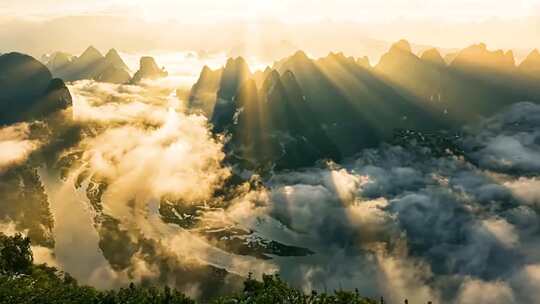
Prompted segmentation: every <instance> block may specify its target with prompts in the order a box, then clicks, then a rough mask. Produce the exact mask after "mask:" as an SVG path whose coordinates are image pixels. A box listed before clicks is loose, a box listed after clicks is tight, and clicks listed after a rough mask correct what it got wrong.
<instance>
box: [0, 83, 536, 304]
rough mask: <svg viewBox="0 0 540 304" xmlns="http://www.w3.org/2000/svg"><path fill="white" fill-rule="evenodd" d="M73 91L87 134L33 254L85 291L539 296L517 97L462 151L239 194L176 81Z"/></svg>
mask: <svg viewBox="0 0 540 304" xmlns="http://www.w3.org/2000/svg"><path fill="white" fill-rule="evenodd" d="M70 90H71V92H72V94H73V95H74V101H73V115H74V117H73V122H72V123H73V124H76V125H79V126H81V129H82V132H81V134H82V135H81V139H80V141H79V142H78V143H77V144H76V145H74V146H73V147H71V148H69V149H67V150H66V151H63V153H62V160H61V161H59V163H62V164H64V163H67V164H68V165H65V166H64V167H63V168H62V169H63V170H67V171H68V174H67V177H66V176H64V177H63V178H62V179H61V178H60V173H59V172H56V171H55V170H52V169H50V170H42V171H41V172H40V177H41V179H42V181H43V182H44V184H45V188H46V190H47V194H48V196H49V200H50V202H51V209H52V212H53V214H54V216H55V219H56V223H55V229H54V234H55V240H56V245H55V248H54V250H53V251H54V255H49V254H48V252H46V250H42V251H40V254H39V256H41V257H42V258H41V259H42V260H47V261H51V262H52V261H54V262H55V263H56V264H57V265H59V266H60V267H62V268H64V269H65V270H67V271H69V272H72V273H73V274H74V275H75V276H76V277H77V278H78V279H80V280H81V281H83V282H86V283H89V284H93V285H96V286H98V287H103V288H105V287H116V286H120V285H122V284H126V283H127V282H129V281H130V280H135V281H140V282H159V283H162V284H169V285H172V286H179V287H181V288H182V289H183V290H184V291H186V292H188V293H190V294H191V295H194V296H203V297H204V296H205V295H206V294H207V293H210V292H211V291H215V290H211V289H217V288H218V287H216V286H227V288H229V287H231V288H233V287H238V285H235V284H237V282H238V278H240V277H241V276H245V275H247V274H248V273H249V272H253V273H255V274H256V275H260V274H262V273H264V272H279V273H281V275H282V277H283V278H285V279H286V280H287V281H288V282H290V283H291V284H293V285H294V286H296V287H300V288H303V289H304V290H306V291H308V292H309V291H310V290H312V289H317V290H327V291H332V290H334V289H338V288H344V289H354V288H358V290H359V291H360V292H361V293H362V294H365V295H367V296H371V297H376V298H378V297H379V296H381V295H384V296H385V298H386V299H387V300H388V301H391V302H401V301H403V299H404V298H408V299H409V301H410V302H411V303H425V302H427V301H433V302H434V303H459V304H465V303H532V302H534V300H535V299H537V298H538V296H539V294H538V290H540V245H538V244H539V243H540V242H539V240H540V225H539V224H538V223H540V218H539V216H540V211H539V208H540V193H539V191H538V188H539V183H540V182H539V178H540V176H539V174H538V172H539V171H540V159H539V158H538V155H540V145H539V142H540V141H539V139H540V132H539V131H538V130H539V128H540V120H539V117H540V106H538V105H535V104H531V103H520V104H516V105H514V106H512V107H511V108H508V109H506V110H504V111H503V112H501V113H500V114H498V115H496V116H494V117H492V118H490V119H486V120H485V121H482V122H481V123H480V124H479V125H477V126H471V127H470V128H469V129H467V130H466V132H465V136H464V137H463V138H462V139H461V142H460V143H459V144H460V145H462V148H463V150H464V151H465V156H445V157H435V156H433V155H432V154H431V153H430V152H429V151H428V150H426V149H425V148H421V147H408V148H404V147H400V146H391V145H382V146H381V147H380V148H378V149H369V150H364V151H362V152H361V153H360V154H359V155H358V156H357V157H355V158H354V159H349V160H347V161H345V162H343V163H341V164H336V163H327V164H324V165H320V166H317V167H313V168H304V169H302V170H296V171H284V172H277V173H275V174H273V175H272V176H270V177H268V178H265V179H263V178H261V177H260V176H256V175H253V176H252V177H251V179H250V180H249V181H244V182H235V183H234V186H231V185H230V184H232V182H231V180H234V179H235V178H236V177H237V175H235V173H236V172H235V170H236V168H232V167H229V166H227V165H225V164H224V162H223V160H224V158H225V154H224V152H223V141H222V139H221V138H216V137H214V136H213V135H212V134H211V133H210V131H209V126H208V123H207V121H206V119H205V118H204V117H201V116H197V115H188V114H185V113H184V111H183V107H182V103H181V102H179V100H178V99H177V98H176V97H175V96H174V94H172V92H173V91H172V90H171V88H168V87H167V86H166V85H164V86H157V85H156V84H152V85H151V84H146V85H143V86H128V85H109V84H99V83H95V82H91V81H83V82H76V83H74V84H72V85H71V87H70ZM10 128H11V129H2V130H1V131H0V132H2V133H0V134H4V133H5V134H18V135H9V136H8V135H2V136H3V137H2V138H6V140H12V139H15V141H16V142H18V143H20V142H24V141H25V140H28V131H25V130H27V129H24V128H22V127H21V126H14V127H10ZM17 128H19V129H17ZM6 130H9V131H6ZM0 145H1V143H0ZM36 147H37V146H36ZM12 150H13V151H15V150H16V149H12ZM27 150H28V149H22V151H27ZM0 151H3V150H2V149H0ZM28 151H31V150H28ZM26 153H27V154H26V155H28V153H30V152H26ZM19 154H21V153H19ZM22 154H24V153H22ZM25 157H26V156H24V157H22V158H20V160H19V162H22V161H24V158H25ZM66 159H69V160H71V161H69V162H67V161H65V160H66ZM0 168H1V166H0ZM0 170H1V169H0ZM245 174H246V172H242V175H245ZM238 175H240V174H238ZM231 177H234V178H231ZM68 197H70V199H67V198H68ZM163 202H167V203H170V204H172V205H173V206H175V207H178V208H179V209H174V211H173V212H171V214H173V215H172V217H173V218H174V221H165V219H164V218H163V214H162V213H161V212H162V210H160V208H161V207H162V205H161V203H163ZM68 206H69V208H68ZM73 208H75V209H76V210H74V209H73ZM194 208H195V209H196V211H194V212H192V209H194ZM68 210H69V213H70V214H69V215H71V217H70V216H69V215H67V214H66V212H68ZM178 210H181V211H178ZM195 217H196V218H197V222H194V223H191V222H190V220H192V219H193V218H195ZM186 222H187V223H188V224H189V225H188V224H185V223H186ZM178 223H180V224H178ZM183 224H185V225H184V226H182V225H183ZM6 227H8V226H6ZM6 229H7V228H6ZM209 231H210V232H211V233H222V232H223V233H230V232H231V231H234V232H235V233H236V232H238V231H248V233H250V235H249V236H250V238H248V239H246V240H245V242H246V243H248V244H251V243H249V242H250V241H252V240H253V239H255V238H260V239H265V240H272V241H275V242H279V243H280V244H287V245H291V246H297V247H301V248H307V249H309V250H311V251H312V252H313V254H311V255H305V256H277V255H270V258H271V259H265V260H263V259H261V258H260V257H256V256H250V255H248V254H246V255H242V254H239V253H238V252H235V251H232V250H227V248H224V247H223V246H220V243H219V241H223V240H228V239H229V238H230V239H234V237H238V236H237V235H234V234H232V235H233V237H230V236H229V235H227V236H224V237H221V238H218V239H217V240H216V239H211V238H209V237H208V233H207V232H209ZM205 233H207V234H205ZM231 233H232V232H231ZM78 242H80V243H78ZM83 251H84V254H83ZM115 254H118V255H119V257H118V256H116V255H115ZM53 259H54V260H53ZM81 265H82V266H81ZM84 265H86V266H84ZM220 270H225V271H226V273H225V272H220ZM216 273H220V275H216ZM216 277H219V279H218V280H216V279H215V278H216ZM214 280H215V281H214ZM486 291H487V292H486Z"/></svg>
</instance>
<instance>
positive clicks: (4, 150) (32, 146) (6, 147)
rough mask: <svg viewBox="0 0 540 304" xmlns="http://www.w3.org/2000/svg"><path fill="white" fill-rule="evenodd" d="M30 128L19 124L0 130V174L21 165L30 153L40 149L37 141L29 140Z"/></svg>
mask: <svg viewBox="0 0 540 304" xmlns="http://www.w3.org/2000/svg"><path fill="white" fill-rule="evenodd" d="M29 135H30V126H29V124H27V123H19V124H16V125H12V126H7V127H3V128H0V173H2V172H3V171H5V170H7V169H8V168H10V167H12V166H14V165H18V164H21V163H23V162H24V161H25V160H26V159H27V158H28V156H29V155H30V153H32V152H33V151H35V150H36V149H37V148H39V147H40V145H41V143H40V142H39V141H38V140H33V139H30V138H29Z"/></svg>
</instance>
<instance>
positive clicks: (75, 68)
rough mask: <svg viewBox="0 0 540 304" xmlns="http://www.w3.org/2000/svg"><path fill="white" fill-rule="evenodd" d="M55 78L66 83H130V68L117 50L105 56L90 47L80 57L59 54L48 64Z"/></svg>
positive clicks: (55, 54) (52, 57)
mask: <svg viewBox="0 0 540 304" xmlns="http://www.w3.org/2000/svg"><path fill="white" fill-rule="evenodd" d="M47 67H48V68H49V69H50V70H51V72H52V74H53V75H54V76H55V77H58V78H62V79H64V80H65V81H76V80H83V79H93V80H97V81H101V82H110V83H120V84H121V83H128V82H129V81H130V80H131V76H130V74H129V68H128V66H127V65H126V64H125V63H124V61H123V60H122V58H121V57H120V55H119V54H118V52H117V51H116V50H115V49H111V50H109V51H108V52H107V54H106V55H105V56H103V55H102V54H101V53H100V52H99V51H98V50H97V49H96V48H94V47H92V46H90V47H88V48H87V49H86V50H85V51H84V52H83V53H82V54H81V56H79V57H72V56H70V55H69V54H66V53H62V52H57V53H54V54H53V55H52V56H51V59H50V60H49V61H48V63H47Z"/></svg>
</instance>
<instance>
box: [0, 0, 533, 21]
mask: <svg viewBox="0 0 540 304" xmlns="http://www.w3.org/2000/svg"><path fill="white" fill-rule="evenodd" d="M2 2H3V3H4V4H0V8H2V9H5V10H7V12H8V13H9V14H11V15H17V16H21V17H30V16H33V17H43V18H48V17H53V16H57V17H58V16H62V15H67V14H102V13H105V14H118V15H126V14H131V15H134V16H138V17H140V16H144V17H145V18H149V19H160V20H163V19H164V18H165V19H175V20H189V21H196V22H212V21H213V20H216V19H217V20H220V19H230V18H233V19H236V18H246V19H249V18H250V17H251V16H250V15H253V14H255V15H256V16H257V17H267V18H268V17H270V18H278V19H281V20H282V21H288V22H302V21H307V20H317V19H319V20H323V19H331V20H351V21H366V20H371V21H389V20H391V19H393V18H410V19H438V20H441V18H442V19H445V20H449V21H479V20H483V19H489V18H502V19H511V18H523V17H528V16H531V15H535V14H536V13H538V8H539V4H540V2H539V1H538V0H518V1H490V0H455V1H444V0H431V1H425V0H386V1H374V0H359V1H358V0H356V1H355V0H336V1H328V0H289V1H284V0H277V1H264V0H255V1H253V0H252V1H248V0H230V1H212V0H180V1H177V0H153V1H151V0H112V1H111V0H95V1H85V0H74V1H71V0H69V1H68V0H56V1H55V0H26V1H15V0H4V1H2ZM59 7H61V9H59ZM536 15H537V14H536Z"/></svg>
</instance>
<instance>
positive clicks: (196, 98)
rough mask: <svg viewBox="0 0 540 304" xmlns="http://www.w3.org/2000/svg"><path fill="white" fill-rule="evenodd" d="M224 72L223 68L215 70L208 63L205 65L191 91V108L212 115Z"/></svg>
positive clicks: (189, 100) (189, 102) (189, 101)
mask: <svg viewBox="0 0 540 304" xmlns="http://www.w3.org/2000/svg"><path fill="white" fill-rule="evenodd" d="M222 73H223V69H222V68H221V69H217V70H215V71H213V70H211V69H210V68H209V67H208V66H206V65H205V66H204V67H203V69H202V71H201V74H200V76H199V79H197V82H195V84H194V85H193V86H192V87H191V90H190V92H189V97H188V107H189V108H190V109H191V110H194V111H201V112H202V113H203V114H204V115H205V116H206V117H212V114H213V113H214V107H215V105H216V99H217V91H218V89H219V83H220V81H221V75H222Z"/></svg>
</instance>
